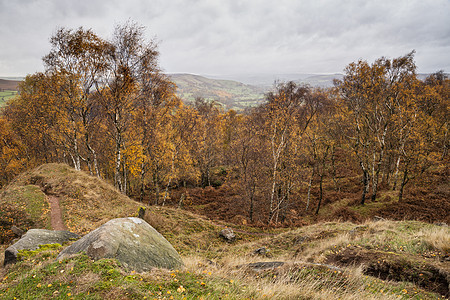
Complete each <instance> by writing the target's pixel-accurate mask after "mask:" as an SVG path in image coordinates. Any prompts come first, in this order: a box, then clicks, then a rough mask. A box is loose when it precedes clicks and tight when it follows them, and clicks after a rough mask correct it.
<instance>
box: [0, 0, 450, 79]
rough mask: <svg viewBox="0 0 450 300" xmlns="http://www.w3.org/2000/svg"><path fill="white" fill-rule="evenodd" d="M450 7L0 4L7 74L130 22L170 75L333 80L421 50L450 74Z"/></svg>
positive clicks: (146, 0) (322, 0)
mask: <svg viewBox="0 0 450 300" xmlns="http://www.w3.org/2000/svg"><path fill="white" fill-rule="evenodd" d="M449 16H450V0H417V1H416V0H376V1H362V0H361V1H359V0H354V1H353V0H341V1H338V0H310V1H305V0H276V1H275V0H108V1H103V0H17V1H14V0H0V37H1V41H0V76H24V75H26V74H29V73H34V72H37V71H42V70H43V66H42V62H41V58H42V56H44V55H45V54H46V53H47V52H48V51H49V49H50V48H49V42H48V40H49V37H50V36H51V35H52V34H53V33H54V32H55V30H56V29H57V28H58V27H67V28H77V27H79V26H83V27H85V28H92V29H93V30H94V32H96V33H97V34H98V35H100V36H101V37H104V38H108V37H110V36H111V34H112V31H113V28H114V26H115V25H116V24H121V23H124V22H126V21H127V20H129V19H131V20H133V21H136V22H137V23H139V24H141V25H143V26H145V27H146V35H147V37H148V39H151V38H153V37H156V39H157V40H158V41H159V50H160V53H161V55H160V65H161V67H162V68H163V70H165V71H166V72H170V73H195V74H203V75H227V74H267V75H268V74H288V73H336V72H342V70H343V69H344V67H345V66H346V65H347V64H348V63H350V62H352V61H356V60H358V59H364V60H367V61H369V62H372V61H373V60H375V59H376V58H379V57H381V56H386V57H389V58H394V57H398V56H401V55H404V54H406V53H408V52H410V51H411V50H413V49H415V50H416V56H415V58H416V64H417V66H418V71H419V72H434V71H437V70H441V69H443V70H445V71H446V72H449V71H450V17H449Z"/></svg>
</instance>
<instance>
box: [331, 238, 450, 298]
mask: <svg viewBox="0 0 450 300" xmlns="http://www.w3.org/2000/svg"><path fill="white" fill-rule="evenodd" d="M326 263H327V264H333V265H337V266H339V267H345V266H358V265H363V266H364V268H363V273H364V274H366V275H370V276H374V277H378V278H380V279H382V280H394V281H409V282H413V283H416V284H418V285H419V286H420V287H421V288H423V289H424V290H428V291H431V292H435V293H439V294H441V295H442V296H444V297H449V296H450V293H449V284H450V282H449V279H450V273H449V272H448V269H447V270H446V269H443V268H441V267H439V265H436V264H434V263H432V262H431V261H430V262H425V261H424V260H421V261H419V260H415V259H413V258H406V257H404V256H402V255H399V254H394V253H387V252H382V251H375V250H369V249H364V248H359V247H353V246H352V247H348V248H345V250H343V251H342V252H339V253H335V254H331V255H329V256H328V258H327V260H326Z"/></svg>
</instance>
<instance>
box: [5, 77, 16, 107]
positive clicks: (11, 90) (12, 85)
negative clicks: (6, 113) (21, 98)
mask: <svg viewBox="0 0 450 300" xmlns="http://www.w3.org/2000/svg"><path fill="white" fill-rule="evenodd" d="M17 79H18V78H17ZM19 83H20V80H10V79H3V78H0V107H2V106H3V105H5V103H6V102H7V101H8V100H9V99H11V98H12V97H14V96H15V95H16V94H17V91H18V88H19Z"/></svg>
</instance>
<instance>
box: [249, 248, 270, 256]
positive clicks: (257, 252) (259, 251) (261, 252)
mask: <svg viewBox="0 0 450 300" xmlns="http://www.w3.org/2000/svg"><path fill="white" fill-rule="evenodd" d="M267 252H269V251H268V250H267V249H266V247H261V248H258V249H256V250H255V251H253V255H266V254H267Z"/></svg>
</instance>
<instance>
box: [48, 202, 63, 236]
mask: <svg viewBox="0 0 450 300" xmlns="http://www.w3.org/2000/svg"><path fill="white" fill-rule="evenodd" d="M47 198H48V202H49V203H50V219H51V224H52V228H53V230H67V227H66V225H65V224H64V222H63V219H62V214H61V206H60V205H59V198H58V197H56V196H54V195H47Z"/></svg>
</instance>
